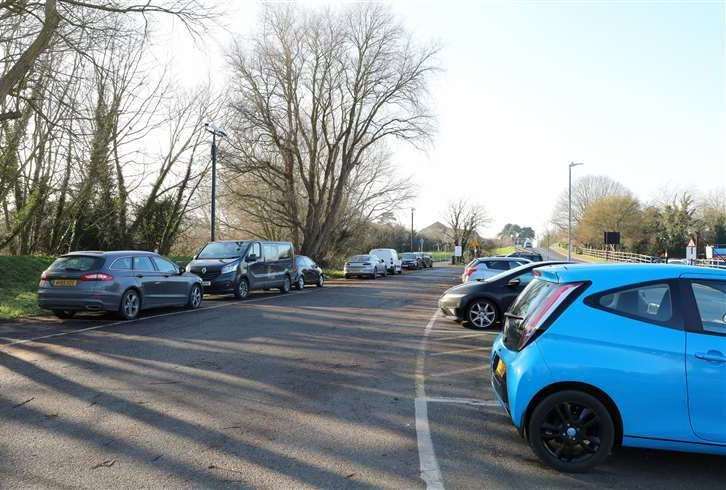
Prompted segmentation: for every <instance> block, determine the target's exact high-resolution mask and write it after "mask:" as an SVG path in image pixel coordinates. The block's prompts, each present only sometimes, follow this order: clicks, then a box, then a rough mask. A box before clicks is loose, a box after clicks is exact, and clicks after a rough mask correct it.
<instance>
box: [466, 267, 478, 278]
mask: <svg viewBox="0 0 726 490" xmlns="http://www.w3.org/2000/svg"><path fill="white" fill-rule="evenodd" d="M475 272H476V267H467V268H466V269H464V275H465V276H466V277H469V276H470V275H472V274H473V273H475Z"/></svg>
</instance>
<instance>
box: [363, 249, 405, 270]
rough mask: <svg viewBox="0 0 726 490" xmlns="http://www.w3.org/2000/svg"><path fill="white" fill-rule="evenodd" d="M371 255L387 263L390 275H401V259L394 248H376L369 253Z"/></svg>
mask: <svg viewBox="0 0 726 490" xmlns="http://www.w3.org/2000/svg"><path fill="white" fill-rule="evenodd" d="M369 255H375V256H376V257H378V258H380V259H383V261H384V262H385V263H386V269H387V270H388V273H389V274H400V273H401V272H403V271H402V270H401V259H400V257H399V256H398V252H396V251H395V250H394V249H392V248H374V249H373V250H371V251H370V252H369Z"/></svg>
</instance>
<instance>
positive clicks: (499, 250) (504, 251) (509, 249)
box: [494, 246, 515, 255]
mask: <svg viewBox="0 0 726 490" xmlns="http://www.w3.org/2000/svg"><path fill="white" fill-rule="evenodd" d="M514 250H515V248H514V247H512V246H510V247H499V248H495V249H494V255H509V254H511V253H513V252H514Z"/></svg>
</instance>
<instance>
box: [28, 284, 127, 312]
mask: <svg viewBox="0 0 726 490" xmlns="http://www.w3.org/2000/svg"><path fill="white" fill-rule="evenodd" d="M120 303H121V296H120V295H117V294H104V293H99V292H94V293H91V292H89V293H87V294H79V293H77V292H76V293H75V294H74V293H73V292H70V291H69V292H58V291H50V290H46V289H41V290H38V306H39V307H41V308H43V309H46V310H72V311H116V310H117V309H118V307H119V304H120Z"/></svg>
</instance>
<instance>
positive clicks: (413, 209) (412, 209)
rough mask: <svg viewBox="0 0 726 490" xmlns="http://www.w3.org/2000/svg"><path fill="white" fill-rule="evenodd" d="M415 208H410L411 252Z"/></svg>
mask: <svg viewBox="0 0 726 490" xmlns="http://www.w3.org/2000/svg"><path fill="white" fill-rule="evenodd" d="M414 211H416V208H411V252H413V212H414Z"/></svg>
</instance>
